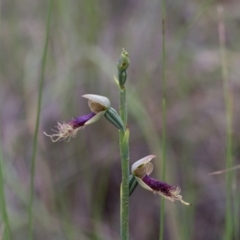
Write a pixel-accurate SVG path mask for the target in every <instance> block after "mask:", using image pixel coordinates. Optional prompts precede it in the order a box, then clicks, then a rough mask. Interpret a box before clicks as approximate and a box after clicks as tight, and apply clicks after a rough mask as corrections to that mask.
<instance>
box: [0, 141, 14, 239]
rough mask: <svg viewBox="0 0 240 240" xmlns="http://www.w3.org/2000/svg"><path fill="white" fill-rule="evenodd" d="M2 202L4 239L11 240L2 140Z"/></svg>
mask: <svg viewBox="0 0 240 240" xmlns="http://www.w3.org/2000/svg"><path fill="white" fill-rule="evenodd" d="M0 204H1V209H0V210H1V215H2V219H3V222H4V233H3V239H6V240H10V239H12V233H11V228H10V223H9V219H8V213H7V205H6V199H5V193H4V176H3V164H2V150H1V142H0Z"/></svg>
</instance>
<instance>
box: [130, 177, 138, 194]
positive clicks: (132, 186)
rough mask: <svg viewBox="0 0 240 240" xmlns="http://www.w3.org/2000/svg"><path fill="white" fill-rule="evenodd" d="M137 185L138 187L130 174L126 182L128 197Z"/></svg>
mask: <svg viewBox="0 0 240 240" xmlns="http://www.w3.org/2000/svg"><path fill="white" fill-rule="evenodd" d="M137 185H138V182H137V180H136V178H135V177H134V176H133V175H132V174H131V175H130V176H129V180H128V186H129V197H130V196H131V195H132V193H133V192H134V190H135V188H136V187H137Z"/></svg>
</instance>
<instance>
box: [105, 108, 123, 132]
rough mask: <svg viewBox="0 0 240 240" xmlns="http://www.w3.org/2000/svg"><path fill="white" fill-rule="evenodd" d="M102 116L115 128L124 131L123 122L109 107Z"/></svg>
mask: <svg viewBox="0 0 240 240" xmlns="http://www.w3.org/2000/svg"><path fill="white" fill-rule="evenodd" d="M104 116H105V117H106V119H107V120H108V121H109V122H111V123H112V124H113V125H114V126H115V127H116V128H118V129H120V130H122V131H124V130H125V128H124V124H123V121H122V119H121V117H120V116H119V115H118V113H117V111H116V110H115V109H114V108H112V107H110V108H109V109H108V110H107V111H106V112H105V114H104Z"/></svg>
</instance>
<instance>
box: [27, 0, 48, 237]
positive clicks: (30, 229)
mask: <svg viewBox="0 0 240 240" xmlns="http://www.w3.org/2000/svg"><path fill="white" fill-rule="evenodd" d="M52 5H53V0H49V5H48V14H47V23H46V32H45V33H46V37H45V42H44V49H43V56H42V61H41V70H40V82H39V90H38V103H37V116H36V124H35V131H34V140H33V153H32V159H31V173H30V174H31V176H30V196H29V205H28V239H29V240H31V239H33V216H32V207H33V196H34V177H35V163H36V154H37V146H38V145H37V140H38V131H39V121H40V114H41V106H42V92H43V81H44V73H45V66H46V60H47V46H48V40H49V31H50V20H51V14H52Z"/></svg>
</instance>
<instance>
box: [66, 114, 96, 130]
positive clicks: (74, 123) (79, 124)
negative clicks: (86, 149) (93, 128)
mask: <svg viewBox="0 0 240 240" xmlns="http://www.w3.org/2000/svg"><path fill="white" fill-rule="evenodd" d="M95 115H96V114H95V113H89V114H87V115H83V116H81V117H77V118H74V119H73V120H71V121H69V122H68V124H70V125H72V127H73V129H76V128H79V127H82V126H84V124H85V123H86V122H87V121H89V120H90V119H91V118H93V117H94V116H95Z"/></svg>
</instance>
